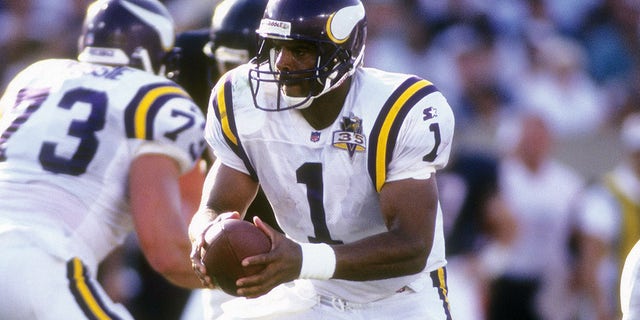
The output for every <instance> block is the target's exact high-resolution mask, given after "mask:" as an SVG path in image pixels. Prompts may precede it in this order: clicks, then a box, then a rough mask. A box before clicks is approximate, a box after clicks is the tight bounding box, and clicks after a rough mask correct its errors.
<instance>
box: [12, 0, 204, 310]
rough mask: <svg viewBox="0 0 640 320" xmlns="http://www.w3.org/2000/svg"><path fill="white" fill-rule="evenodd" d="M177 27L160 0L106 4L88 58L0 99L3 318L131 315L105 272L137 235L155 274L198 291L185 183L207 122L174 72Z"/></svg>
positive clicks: (85, 52) (27, 74) (22, 83)
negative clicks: (101, 268) (101, 270)
mask: <svg viewBox="0 0 640 320" xmlns="http://www.w3.org/2000/svg"><path fill="white" fill-rule="evenodd" d="M174 28H175V27H174V24H173V20H172V18H171V17H170V15H169V13H168V11H167V10H166V8H165V7H164V6H163V5H162V3H161V2H158V1H156V0H99V1H96V2H94V3H92V4H91V5H90V6H89V8H88V10H87V13H86V18H85V23H84V27H83V31H82V35H81V37H80V39H79V50H80V53H79V55H78V59H77V61H76V60H67V59H55V60H54V59H50V60H43V61H40V62H36V63H34V64H33V65H31V66H29V67H28V68H27V69H25V70H23V71H22V72H21V73H19V74H18V75H17V76H16V77H15V78H14V79H13V81H11V83H10V84H9V86H8V88H7V90H6V92H5V93H4V95H3V97H2V98H1V100H0V110H2V118H1V119H0V226H1V227H0V248H1V249H0V250H1V251H2V258H1V259H0V273H2V274H4V275H5V277H3V280H1V281H0V318H2V319H86V318H89V319H93V318H119V319H131V318H132V316H131V315H130V313H129V312H128V311H127V310H126V309H125V308H124V307H123V306H122V305H119V304H116V303H114V302H113V301H112V300H111V299H110V298H109V297H108V296H107V295H106V294H105V291H104V290H103V288H102V287H101V286H100V285H99V283H98V282H97V280H96V279H95V274H96V272H97V268H98V264H99V263H100V262H101V261H102V260H103V259H104V258H105V257H106V256H107V255H108V254H109V253H110V252H111V251H112V250H114V249H115V248H116V247H118V246H119V245H120V244H122V243H123V241H124V240H125V238H126V236H127V235H128V234H130V233H131V231H135V232H136V235H137V238H138V240H139V244H140V247H141V248H142V251H143V252H144V254H145V257H146V258H147V259H148V261H149V263H150V265H151V266H152V267H153V269H154V270H156V271H157V272H159V273H160V274H162V275H163V276H164V277H166V279H168V280H169V281H170V282H171V283H173V284H175V285H178V286H182V287H186V288H197V287H201V283H200V281H199V279H198V278H197V277H196V276H195V275H194V273H193V270H192V266H191V265H190V263H189V259H188V256H189V251H190V248H191V246H190V243H189V239H188V238H187V232H186V224H185V222H184V217H183V216H182V214H181V206H182V203H181V202H182V199H181V194H180V189H179V183H178V180H179V178H180V176H181V175H182V174H183V173H185V172H187V171H189V170H191V169H192V168H193V166H194V164H195V162H196V161H197V160H198V159H199V157H200V155H201V153H202V151H203V150H204V148H205V143H204V141H203V139H202V128H203V125H204V117H203V114H202V112H201V111H200V110H199V108H198V107H197V106H196V105H195V103H194V102H193V101H192V100H191V99H190V97H189V96H188V94H187V93H186V92H185V91H184V90H183V89H182V88H181V87H180V86H178V85H176V84H175V83H174V82H172V81H169V80H168V79H167V78H165V77H164V76H161V75H162V74H164V73H165V72H166V71H167V69H168V64H167V61H169V59H168V58H169V57H170V56H171V50H172V48H173V45H174V36H175V35H174Z"/></svg>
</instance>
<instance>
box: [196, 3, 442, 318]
mask: <svg viewBox="0 0 640 320" xmlns="http://www.w3.org/2000/svg"><path fill="white" fill-rule="evenodd" d="M366 32H367V27H366V14H365V10H364V6H363V5H362V3H361V2H360V1H358V0H324V1H303V0H295V1H287V0H284V1H283V0H278V1H270V2H269V3H268V4H267V9H266V10H265V15H264V17H263V19H262V20H261V23H260V27H259V29H258V32H257V33H258V34H259V37H260V42H259V43H260V45H258V48H259V50H258V54H257V57H256V59H255V60H253V62H251V63H248V64H244V65H241V66H239V67H237V68H235V69H233V70H232V71H230V72H229V73H227V74H226V75H224V76H223V77H222V78H221V80H220V81H218V83H217V84H216V86H215V88H214V90H213V93H212V99H211V103H210V104H209V111H208V114H207V116H208V117H207V118H208V125H207V129H206V136H207V138H208V141H209V142H210V145H211V146H212V148H213V150H214V151H215V152H216V157H217V159H216V163H215V164H214V166H213V168H212V170H211V171H210V172H209V175H208V176H207V181H206V183H205V191H204V192H205V195H204V198H205V201H204V202H203V203H204V204H205V206H203V208H202V209H201V210H200V211H198V212H197V213H196V215H195V216H194V219H193V220H192V222H191V224H190V235H191V236H192V239H193V240H194V250H193V253H194V254H193V255H192V261H193V263H194V267H195V268H196V271H197V272H199V273H200V274H201V275H203V274H206V268H205V267H204V265H202V262H201V260H200V257H199V256H198V253H200V250H199V249H200V248H201V246H203V245H204V241H202V234H203V231H204V230H205V229H206V228H207V227H210V226H211V225H212V224H215V223H217V222H218V221H221V220H223V219H227V218H229V219H233V218H240V216H243V215H244V214H245V212H246V210H247V208H248V207H249V204H250V203H251V201H252V200H253V198H254V197H255V195H256V193H257V191H258V188H259V186H262V188H263V189H264V192H265V195H266V196H267V198H268V199H269V200H270V202H271V205H272V206H273V208H274V213H275V215H276V217H277V218H278V222H279V226H280V227H281V228H282V229H283V230H284V231H285V232H286V235H285V234H282V233H279V232H277V231H276V230H274V229H272V228H271V227H269V226H268V225H266V224H265V223H264V222H263V221H261V219H259V218H254V223H255V224H256V225H257V226H258V227H259V228H261V229H262V230H263V231H264V232H265V233H267V234H268V235H269V236H270V238H271V241H272V244H273V245H272V250H271V251H270V252H269V253H267V254H265V255H258V256H254V257H249V258H247V259H245V260H244V263H245V264H247V265H254V264H264V265H265V266H266V268H265V269H264V270H263V271H262V272H261V273H259V274H257V275H255V276H251V277H246V278H242V279H239V280H238V285H239V287H240V289H239V290H238V294H239V295H241V296H244V297H251V298H255V299H244V298H236V299H233V300H231V301H229V302H227V303H225V304H223V310H224V312H225V315H223V317H247V318H257V317H261V316H263V317H267V316H271V317H272V318H274V319H275V318H278V319H279V318H286V317H289V318H294V319H354V318H362V319H375V318H379V319H380V318H390V317H398V318H411V319H451V316H450V313H449V304H448V299H447V287H446V271H445V269H444V266H445V264H446V261H445V253H444V235H443V230H442V213H441V210H440V206H439V202H438V192H437V186H436V181H435V180H436V179H435V173H436V171H437V170H439V169H441V168H443V167H444V166H445V165H446V163H447V161H448V156H449V152H450V148H451V139H452V136H453V129H454V118H453V113H452V111H451V109H450V106H449V104H448V103H447V101H446V99H445V98H444V97H443V96H442V94H441V93H440V92H438V91H437V89H436V88H435V87H434V86H433V85H432V84H431V83H430V82H428V81H426V80H423V79H420V78H419V77H416V76H411V75H406V74H396V73H388V72H384V71H380V70H377V69H371V68H364V67H362V61H363V54H364V43H365V38H366ZM202 279H203V281H204V282H205V283H207V285H212V284H211V281H210V280H211V279H208V277H206V276H203V277H202ZM294 280H296V281H294ZM280 284H282V285H280ZM272 289H273V290H272ZM298 294H302V295H298ZM225 306H226V307H225Z"/></svg>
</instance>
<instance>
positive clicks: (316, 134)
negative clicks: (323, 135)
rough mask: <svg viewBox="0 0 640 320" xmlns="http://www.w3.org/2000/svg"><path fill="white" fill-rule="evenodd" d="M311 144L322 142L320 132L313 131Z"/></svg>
mask: <svg viewBox="0 0 640 320" xmlns="http://www.w3.org/2000/svg"><path fill="white" fill-rule="evenodd" d="M310 139H311V142H318V141H320V132H319V131H313V132H311V138H310Z"/></svg>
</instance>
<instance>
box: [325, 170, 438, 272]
mask: <svg viewBox="0 0 640 320" xmlns="http://www.w3.org/2000/svg"><path fill="white" fill-rule="evenodd" d="M435 180H436V179H435V175H432V177H431V178H429V179H425V180H417V179H406V180H400V181H393V182H388V183H386V184H385V185H384V187H383V188H382V190H381V191H380V205H381V208H382V214H383V216H384V219H385V221H386V223H387V228H388V231H387V232H384V233H381V234H378V235H375V236H372V237H368V238H364V239H362V240H360V241H357V242H354V243H350V244H346V245H336V246H333V249H334V251H335V254H336V270H335V273H334V275H333V278H338V279H347V280H375V279H384V278H391V277H398V276H404V275H408V274H414V273H418V272H420V271H422V269H424V267H425V264H426V261H427V257H428V256H429V253H430V252H431V246H432V244H433V238H434V230H435V221H436V213H437V201H438V192H437V188H436V181H435Z"/></svg>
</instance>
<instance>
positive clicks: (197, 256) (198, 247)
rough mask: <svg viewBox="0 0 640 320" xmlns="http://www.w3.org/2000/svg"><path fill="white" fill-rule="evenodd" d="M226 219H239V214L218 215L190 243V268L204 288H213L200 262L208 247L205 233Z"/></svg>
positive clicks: (226, 213) (235, 212)
mask: <svg viewBox="0 0 640 320" xmlns="http://www.w3.org/2000/svg"><path fill="white" fill-rule="evenodd" d="M226 219H240V214H239V213H238V212H237V211H234V212H225V213H222V214H220V215H218V216H217V217H216V218H215V219H213V220H211V222H209V224H207V225H206V226H205V227H204V228H203V229H202V232H201V233H200V236H198V237H195V238H194V239H193V242H192V243H191V255H190V256H191V267H192V268H193V271H194V272H195V273H196V275H197V276H198V278H199V279H200V282H202V285H203V286H204V287H205V288H210V289H211V288H215V285H214V282H215V279H211V277H209V276H208V275H207V268H206V267H205V265H204V263H203V262H202V257H203V256H204V254H205V251H206V250H205V248H206V247H207V246H208V242H207V239H206V237H205V236H206V234H207V231H209V229H211V227H213V226H214V225H216V224H217V223H219V222H221V221H223V220H226Z"/></svg>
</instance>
